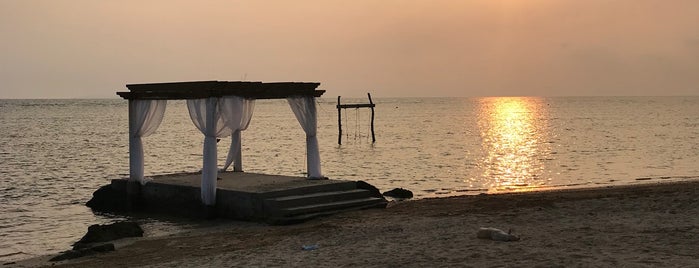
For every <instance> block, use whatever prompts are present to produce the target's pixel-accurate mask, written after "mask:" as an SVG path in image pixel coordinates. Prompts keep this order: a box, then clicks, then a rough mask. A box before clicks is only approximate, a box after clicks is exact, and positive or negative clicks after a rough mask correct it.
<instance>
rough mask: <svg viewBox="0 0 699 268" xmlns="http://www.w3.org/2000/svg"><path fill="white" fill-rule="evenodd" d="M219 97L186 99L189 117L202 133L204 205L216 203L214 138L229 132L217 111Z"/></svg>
mask: <svg viewBox="0 0 699 268" xmlns="http://www.w3.org/2000/svg"><path fill="white" fill-rule="evenodd" d="M219 103H220V98H214V97H211V98H206V99H193V100H187V108H188V109H189V117H191V118H192V122H193V123H194V125H195V126H196V127H197V128H198V129H199V131H201V133H203V134H204V152H203V158H204V160H203V165H202V170H201V173H202V174H201V177H202V178H201V200H202V202H203V203H204V204H205V205H209V206H212V205H215V204H216V178H217V177H218V167H217V152H216V138H218V137H225V136H228V135H230V134H231V130H230V128H228V127H226V125H225V124H224V123H223V119H222V117H221V113H220V112H219V108H218V107H219Z"/></svg>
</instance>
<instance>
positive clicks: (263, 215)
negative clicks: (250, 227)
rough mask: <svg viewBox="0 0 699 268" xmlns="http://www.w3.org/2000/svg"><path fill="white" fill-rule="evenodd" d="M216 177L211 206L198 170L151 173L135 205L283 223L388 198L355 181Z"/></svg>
mask: <svg viewBox="0 0 699 268" xmlns="http://www.w3.org/2000/svg"><path fill="white" fill-rule="evenodd" d="M218 178H219V180H218V181H217V191H216V206H215V207H206V206H203V205H202V202H201V193H200V184H201V182H200V180H201V173H179V174H168V175H159V176H153V177H152V180H151V181H149V182H148V183H146V185H143V186H140V187H139V188H140V189H139V190H138V191H139V196H138V198H137V201H136V203H137V204H136V207H137V209H138V210H142V211H147V212H158V213H166V214H174V215H184V216H195V217H211V216H213V215H215V216H216V217H222V218H231V219H238V220H249V221H265V222H270V223H274V224H287V223H293V222H297V221H303V220H307V219H310V218H313V217H317V216H323V215H328V214H333V213H338V212H342V211H346V210H356V209H364V208H374V207H380V208H383V207H386V204H387V202H386V200H385V199H384V198H383V197H382V196H381V195H380V193H378V192H377V191H371V190H370V189H363V188H359V187H358V183H357V182H355V181H346V180H332V179H328V180H308V179H306V178H303V177H293V176H281V175H267V174H258V173H247V172H223V173H219V175H218ZM362 185H363V184H362ZM360 186H361V185H360ZM111 187H112V188H113V189H114V190H117V191H120V192H121V191H124V192H126V187H127V181H126V180H125V179H116V180H112V183H111ZM362 187H364V188H366V187H365V186H362Z"/></svg>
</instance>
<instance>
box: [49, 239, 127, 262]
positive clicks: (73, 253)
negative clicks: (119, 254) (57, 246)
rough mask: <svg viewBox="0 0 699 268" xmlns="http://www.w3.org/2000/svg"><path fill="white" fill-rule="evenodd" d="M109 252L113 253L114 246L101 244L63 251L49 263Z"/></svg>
mask: <svg viewBox="0 0 699 268" xmlns="http://www.w3.org/2000/svg"><path fill="white" fill-rule="evenodd" d="M109 251H114V244H112V243H108V244H101V245H97V246H93V247H88V248H81V249H72V250H68V251H64V252H62V253H61V254H59V255H57V256H56V257H53V258H51V259H50V260H49V261H63V260H70V259H75V258H80V257H83V256H88V255H93V254H96V253H101V252H109Z"/></svg>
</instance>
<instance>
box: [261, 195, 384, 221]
mask: <svg viewBox="0 0 699 268" xmlns="http://www.w3.org/2000/svg"><path fill="white" fill-rule="evenodd" d="M382 203H386V200H384V199H382V198H377V197H364V198H359V199H350V200H342V201H336V202H330V203H320V204H312V205H305V206H298V207H289V208H282V209H279V211H278V214H277V215H273V217H294V216H301V215H304V214H312V213H321V212H326V211H334V210H341V209H347V208H354V207H363V206H369V205H378V204H382ZM384 206H385V205H384Z"/></svg>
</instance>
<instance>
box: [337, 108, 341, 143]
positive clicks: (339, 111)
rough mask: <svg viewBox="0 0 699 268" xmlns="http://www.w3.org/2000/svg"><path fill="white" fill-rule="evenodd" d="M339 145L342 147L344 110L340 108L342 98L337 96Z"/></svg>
mask: <svg viewBox="0 0 699 268" xmlns="http://www.w3.org/2000/svg"><path fill="white" fill-rule="evenodd" d="M337 128H338V135H337V144H340V145H342V108H340V96H337Z"/></svg>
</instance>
